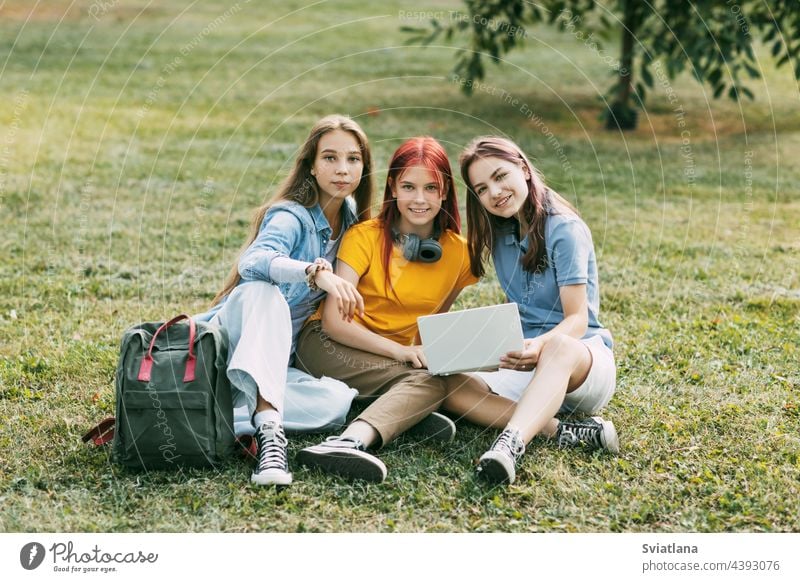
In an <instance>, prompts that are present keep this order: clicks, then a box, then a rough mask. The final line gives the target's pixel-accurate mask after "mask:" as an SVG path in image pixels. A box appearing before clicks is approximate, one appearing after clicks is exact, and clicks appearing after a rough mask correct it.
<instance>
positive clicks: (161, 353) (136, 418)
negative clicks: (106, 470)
mask: <svg viewBox="0 0 800 582" xmlns="http://www.w3.org/2000/svg"><path fill="white" fill-rule="evenodd" d="M183 320H188V325H187V324H181V325H176V324H177V323H178V322H181V321H183ZM227 351H228V339H227V335H226V334H225V332H224V331H223V330H222V329H221V328H220V327H219V326H217V325H212V324H209V323H203V322H195V321H193V320H192V319H191V318H189V317H188V316H187V315H179V316H177V317H174V318H173V319H171V320H169V321H167V322H166V323H161V322H159V323H141V324H139V325H135V326H133V327H131V328H129V329H127V330H126V331H125V333H124V334H123V336H122V345H121V347H120V358H119V364H118V365H117V375H116V398H117V404H116V427H115V428H114V429H113V430H114V437H113V438H114V442H113V458H114V460H115V461H116V462H118V463H120V464H122V465H125V466H127V467H132V468H140V469H165V468H174V467H178V466H194V467H202V466H213V465H216V464H217V463H219V462H221V461H222V460H223V459H225V458H226V457H228V456H229V455H230V454H231V453H232V452H233V451H234V450H235V439H234V433H233V404H232V401H231V387H230V382H229V380H228V376H227V373H226V372H227ZM101 424H102V423H101Z"/></svg>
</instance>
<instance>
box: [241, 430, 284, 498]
mask: <svg viewBox="0 0 800 582" xmlns="http://www.w3.org/2000/svg"><path fill="white" fill-rule="evenodd" d="M255 437H256V441H258V464H257V465H256V468H255V469H254V470H253V475H252V476H251V477H250V481H252V482H253V483H258V484H259V485H291V483H292V474H291V473H290V472H289V462H288V461H287V460H286V447H287V445H288V444H289V443H288V441H287V440H286V435H285V434H283V427H282V426H281V425H280V423H277V422H265V423H264V424H262V425H261V426H260V427H258V429H256V434H255Z"/></svg>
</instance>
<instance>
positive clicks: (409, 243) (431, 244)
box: [392, 220, 442, 263]
mask: <svg viewBox="0 0 800 582" xmlns="http://www.w3.org/2000/svg"><path fill="white" fill-rule="evenodd" d="M441 235H442V229H441V228H439V221H438V220H437V221H435V222H434V223H433V236H432V237H431V238H426V239H422V238H420V237H419V235H416V234H402V233H400V232H398V231H397V229H395V228H392V240H394V242H396V243H400V244H401V245H402V247H403V257H404V258H405V259H406V260H407V261H417V262H420V263H435V262H436V261H438V260H439V259H441V258H442V245H440V244H439V237H440V236H441Z"/></svg>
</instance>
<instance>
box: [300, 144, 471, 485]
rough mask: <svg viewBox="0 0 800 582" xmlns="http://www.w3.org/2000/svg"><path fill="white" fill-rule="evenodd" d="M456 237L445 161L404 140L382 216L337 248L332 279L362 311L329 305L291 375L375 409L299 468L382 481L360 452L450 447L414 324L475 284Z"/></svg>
mask: <svg viewBox="0 0 800 582" xmlns="http://www.w3.org/2000/svg"><path fill="white" fill-rule="evenodd" d="M460 232H461V220H460V217H459V212H458V200H457V198H456V190H455V186H454V183H453V176H452V172H451V170H450V162H449V161H448V159H447V153H446V152H445V150H444V148H443V147H442V145H441V144H440V143H439V142H437V141H436V140H435V139H433V138H431V137H415V138H412V139H409V140H408V141H406V142H405V143H403V144H402V145H401V146H400V147H399V148H398V149H397V151H396V152H395V153H394V155H393V156H392V159H391V162H390V163H389V172H388V176H387V178H386V189H385V191H384V200H383V208H382V209H381V212H380V215H379V216H378V217H377V218H375V219H372V220H368V221H365V222H362V223H360V224H357V225H355V226H353V227H352V228H351V229H349V230H348V231H347V233H346V234H345V236H344V239H343V240H342V245H341V247H340V249H339V253H338V261H337V266H336V274H337V275H338V276H339V277H341V278H342V279H344V280H345V281H348V282H350V283H352V284H353V285H355V286H356V288H357V290H358V293H359V294H360V295H361V296H362V297H363V300H364V309H363V311H362V312H360V313H356V314H355V317H354V318H353V319H352V320H345V319H342V317H341V316H337V315H338V310H337V308H336V305H335V303H334V301H333V300H326V302H325V303H324V305H323V308H322V310H321V311H322V313H321V317H320V316H319V315H318V316H316V319H315V317H312V318H310V319H309V322H308V323H307V324H306V326H305V327H304V328H303V330H302V331H301V333H300V336H299V338H298V343H297V352H296V363H295V365H296V366H297V367H299V368H300V369H303V370H305V371H306V372H308V373H310V374H312V375H315V376H322V375H323V374H324V375H327V376H332V377H334V378H336V379H338V380H342V381H343V382H346V383H347V384H349V385H350V386H352V387H353V388H355V389H357V390H358V392H359V395H360V397H361V398H370V399H375V401H374V402H373V403H372V404H371V405H370V406H369V407H368V408H366V409H365V410H364V411H363V412H362V413H361V415H360V416H359V417H358V418H357V419H356V420H355V421H354V422H353V423H352V424H350V425H349V426H348V427H347V428H346V429H345V431H344V433H342V434H341V435H340V436H335V437H330V438H329V439H328V440H326V441H325V442H323V443H321V444H319V445H316V446H312V447H308V448H305V449H303V450H302V451H300V453H299V454H298V461H300V463H301V464H304V465H306V466H311V467H317V468H320V469H322V470H324V471H328V472H332V473H336V474H339V475H342V476H345V477H349V478H354V479H365V480H368V481H376V482H380V481H383V479H384V478H385V477H386V466H385V465H384V464H383V462H382V461H381V460H380V459H378V458H377V457H376V456H374V455H372V454H370V453H368V452H367V449H370V448H372V449H375V448H379V447H381V446H385V445H386V444H388V443H389V442H390V441H391V440H392V439H394V438H395V437H396V436H398V435H399V434H401V433H403V432H404V431H406V430H408V429H410V428H412V427H413V428H414V431H415V432H416V433H418V434H419V435H420V436H427V437H431V438H436V439H438V440H444V441H448V442H449V441H450V440H452V439H453V437H454V436H455V425H454V424H453V423H452V421H451V420H450V419H448V418H447V417H445V416H442V415H439V414H437V413H436V412H434V411H435V410H436V409H437V408H439V406H440V404H441V403H442V401H443V400H444V399H445V397H446V396H447V387H446V385H445V381H444V380H443V379H442V378H438V377H436V376H431V375H430V374H429V373H428V371H427V370H426V369H425V368H426V362H425V356H424V354H423V352H422V346H421V345H419V338H418V330H417V318H418V317H420V316H423V315H431V314H434V313H442V312H445V311H447V310H448V309H450V306H451V305H452V304H453V302H454V301H455V299H456V297H457V296H458V294H459V292H460V291H461V290H462V289H463V288H464V287H466V286H467V285H471V284H473V283H475V282H476V281H477V277H475V276H474V275H473V274H472V272H471V270H470V262H469V252H468V249H467V242H466V240H465V239H464V238H463V237H462V236H461V235H460Z"/></svg>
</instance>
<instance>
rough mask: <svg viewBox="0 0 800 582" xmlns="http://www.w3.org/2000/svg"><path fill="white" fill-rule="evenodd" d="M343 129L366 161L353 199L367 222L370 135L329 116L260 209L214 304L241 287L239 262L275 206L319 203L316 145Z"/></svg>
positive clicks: (341, 118)
mask: <svg viewBox="0 0 800 582" xmlns="http://www.w3.org/2000/svg"><path fill="white" fill-rule="evenodd" d="M337 129H341V130H342V131H347V132H349V133H351V134H352V135H353V137H354V138H356V141H357V142H358V146H359V149H360V150H361V159H362V162H363V170H362V173H361V182H359V184H358V186H357V187H356V191H355V192H354V193H353V197H354V198H355V201H356V216H357V218H358V220H359V221H361V220H366V219H368V218H369V216H370V208H371V206H372V192H373V178H372V154H371V153H370V147H369V141H368V140H367V135H366V134H365V133H364V130H363V129H361V126H359V125H358V123H356V122H355V121H353V120H352V119H350V118H349V117H345V116H344V115H328V116H326V117H323V118H322V119H320V120H319V121H318V122H317V123H316V124H315V125H314V127H312V128H311V132H310V133H309V134H308V138H306V141H305V143H303V145H302V147H301V148H300V151H299V153H298V154H297V158H295V161H294V167H293V168H292V171H291V172H290V173H289V175H288V176H287V177H286V179H285V180H284V181H283V182H282V183H281V185H280V186H279V187H278V190H277V191H276V192H275V195H274V196H273V197H272V198H271V199H270V200H269V201H268V202H267V203H266V204H263V205H262V206H259V207H258V208H257V209H256V211H255V214H254V216H253V222H252V223H251V225H250V231H249V234H248V235H247V241H246V242H245V243H244V244H243V245H242V248H241V249H240V251H239V253H238V255H237V257H236V262H235V263H234V264H233V268H232V269H231V271H230V273H229V274H228V276H227V278H226V279H225V284H224V285H223V287H222V290H221V291H220V292H219V293H217V295H216V297H214V300H213V301H212V303H211V304H212V305H216V304H217V303H219V302H220V301H222V299H223V298H224V297H226V296H227V295H228V294H229V293H230V292H231V291H233V289H234V287H236V285H238V284H239V281H240V280H241V278H242V277H241V275H239V259H240V258H241V256H242V254H243V253H244V251H245V250H247V248H248V247H249V246H250V244H251V243H252V242H253V241H254V240H255V239H256V237H257V236H258V232H259V230H260V228H261V223H262V222H263V221H264V216H266V214H267V211H268V210H269V209H270V208H271V207H272V206H273V205H275V204H278V203H279V202H284V201H287V200H291V201H294V202H297V203H298V204H302V205H303V206H304V207H305V208H312V207H314V206H315V205H316V204H317V203H318V202H319V187H318V185H317V181H316V179H315V178H314V176H312V175H311V169H312V168H313V166H314V160H315V159H316V157H317V146H318V145H319V140H320V139H322V136H323V135H325V134H326V133H329V132H331V131H335V130H337Z"/></svg>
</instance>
